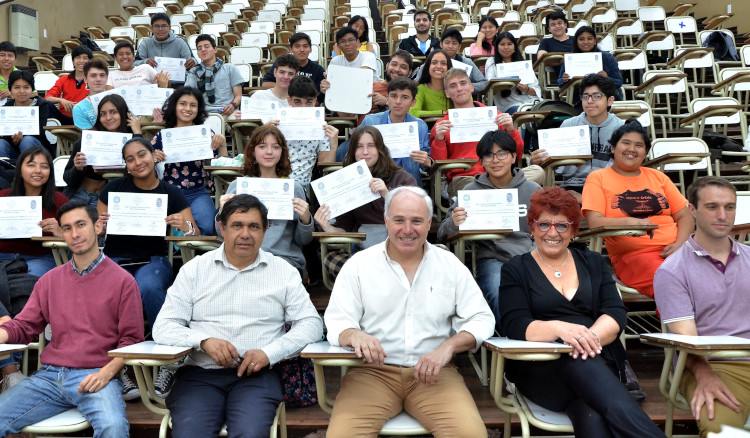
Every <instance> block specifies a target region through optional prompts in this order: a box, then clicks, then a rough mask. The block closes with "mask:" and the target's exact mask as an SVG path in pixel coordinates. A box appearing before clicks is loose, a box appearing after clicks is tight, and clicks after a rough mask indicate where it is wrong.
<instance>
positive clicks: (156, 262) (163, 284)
mask: <svg viewBox="0 0 750 438" xmlns="http://www.w3.org/2000/svg"><path fill="white" fill-rule="evenodd" d="M122 260H125V258H124V257H112V261H114V262H115V263H119V262H120V261H122ZM123 269H125V270H126V271H128V272H130V274H131V275H132V276H133V277H135V282H136V283H138V289H140V290H141V301H142V302H143V310H144V311H145V312H146V318H147V319H148V323H149V325H150V326H151V327H153V326H154V322H156V315H158V314H159V310H161V306H162V304H164V300H165V299H166V298H167V288H168V287H169V285H170V284H172V265H170V264H169V259H168V258H166V257H164V256H151V262H150V263H148V264H146V265H138V266H123Z"/></svg>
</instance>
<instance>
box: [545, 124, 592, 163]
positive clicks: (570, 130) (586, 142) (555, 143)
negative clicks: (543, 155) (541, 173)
mask: <svg viewBox="0 0 750 438" xmlns="http://www.w3.org/2000/svg"><path fill="white" fill-rule="evenodd" d="M539 149H545V150H546V151H547V155H549V156H550V157H569V156H579V155H591V137H590V134H589V127H588V126H583V125H582V126H568V127H567V128H552V129H542V130H540V131H539Z"/></svg>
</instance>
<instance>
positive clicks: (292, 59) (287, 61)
mask: <svg viewBox="0 0 750 438" xmlns="http://www.w3.org/2000/svg"><path fill="white" fill-rule="evenodd" d="M279 67H289V68H293V69H294V71H299V69H300V65H299V60H298V59H297V57H296V56H294V55H292V54H291V53H284V54H283V55H281V56H279V57H278V58H276V68H279Z"/></svg>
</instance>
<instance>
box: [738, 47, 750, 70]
mask: <svg viewBox="0 0 750 438" xmlns="http://www.w3.org/2000/svg"><path fill="white" fill-rule="evenodd" d="M740 59H742V65H744V66H745V67H750V44H746V45H744V46H742V47H740Z"/></svg>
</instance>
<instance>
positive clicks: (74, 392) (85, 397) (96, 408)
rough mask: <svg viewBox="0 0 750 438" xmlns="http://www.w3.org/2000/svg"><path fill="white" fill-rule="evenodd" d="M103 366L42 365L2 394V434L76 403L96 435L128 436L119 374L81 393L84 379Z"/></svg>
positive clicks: (73, 406) (0, 434)
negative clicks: (95, 387) (98, 387)
mask: <svg viewBox="0 0 750 438" xmlns="http://www.w3.org/2000/svg"><path fill="white" fill-rule="evenodd" d="M100 369H101V368H67V367H57V366H52V365H44V366H42V369H40V370H39V371H37V372H36V374H34V375H33V376H31V377H29V378H28V379H25V380H22V381H21V382H19V383H18V384H17V385H15V386H13V387H12V388H10V389H9V390H8V391H6V392H4V393H3V394H2V395H0V436H5V435H7V434H9V433H18V432H20V431H21V429H23V428H24V427H26V426H28V425H30V424H34V423H36V422H39V421H42V420H45V419H47V418H49V417H52V416H54V415H57V414H59V413H61V412H64V411H66V410H68V409H71V408H76V407H77V408H78V410H79V411H81V413H82V414H83V416H84V417H85V418H86V420H87V421H88V422H89V423H91V427H93V428H94V437H97V438H98V437H102V438H105V437H107V438H108V437H112V438H122V437H127V436H128V431H129V429H130V426H129V424H128V421H127V419H126V418H125V402H124V401H123V400H122V382H121V381H120V379H119V378H114V379H112V380H110V381H109V383H108V384H107V386H105V387H104V388H102V389H101V390H100V391H98V392H94V393H88V392H87V393H83V394H79V393H78V385H79V384H80V383H81V381H82V380H83V379H84V378H86V376H88V375H89V374H93V373H95V372H97V371H99V370H100Z"/></svg>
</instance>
